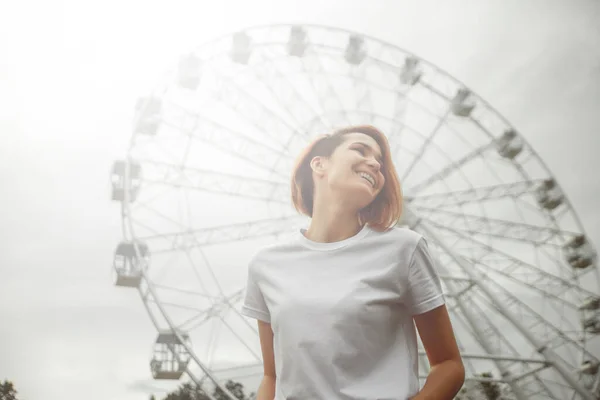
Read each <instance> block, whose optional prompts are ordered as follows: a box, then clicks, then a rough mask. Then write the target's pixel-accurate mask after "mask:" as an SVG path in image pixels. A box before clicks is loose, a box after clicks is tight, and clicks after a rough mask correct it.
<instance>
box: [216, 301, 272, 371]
mask: <svg viewBox="0 0 600 400" xmlns="http://www.w3.org/2000/svg"><path fill="white" fill-rule="evenodd" d="M231 310H232V309H231V308H228V309H226V311H225V313H227V312H228V311H231ZM238 316H240V315H239V314H238ZM240 318H241V316H240ZM219 319H220V320H221V322H222V323H223V324H224V325H225V326H226V327H227V329H228V330H229V332H231V333H232V334H233V335H234V336H235V337H236V338H237V339H238V340H239V341H240V342H241V343H242V344H243V346H244V347H245V348H246V349H247V350H248V351H249V352H250V354H252V355H253V356H254V358H255V359H256V360H257V361H260V360H262V357H261V355H260V354H258V353H257V352H256V351H254V349H252V347H250V346H249V345H248V343H246V341H245V340H244V338H242V337H241V336H240V334H239V333H238V332H236V330H235V329H233V328H232V327H231V325H230V324H229V323H227V321H226V320H225V318H223V316H222V315H219Z"/></svg>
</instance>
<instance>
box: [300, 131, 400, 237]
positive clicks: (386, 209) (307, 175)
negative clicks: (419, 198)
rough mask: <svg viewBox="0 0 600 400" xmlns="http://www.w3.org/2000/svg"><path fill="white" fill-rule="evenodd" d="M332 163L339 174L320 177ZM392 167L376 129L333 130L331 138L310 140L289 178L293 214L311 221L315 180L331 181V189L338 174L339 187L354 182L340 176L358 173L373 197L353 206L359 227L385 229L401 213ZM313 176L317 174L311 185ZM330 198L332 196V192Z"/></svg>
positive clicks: (387, 152)
mask: <svg viewBox="0 0 600 400" xmlns="http://www.w3.org/2000/svg"><path fill="white" fill-rule="evenodd" d="M336 150H338V151H336ZM348 150H350V151H348ZM336 160H337V161H339V162H338V164H339V163H341V164H342V169H341V171H338V173H337V174H336V173H334V174H333V176H332V174H331V173H330V174H327V175H323V173H322V170H323V169H324V168H326V167H327V166H330V167H333V166H334V165H335V164H334V162H335V161H336ZM344 163H350V165H346V167H351V168H352V170H351V171H349V170H348V169H347V168H346V169H344V168H343V164H344ZM392 166H393V161H392V158H391V156H390V149H389V144H388V141H387V138H386V137H385V135H384V134H383V133H382V132H381V131H379V130H378V129H377V128H375V127H373V126H368V125H363V126H351V127H347V128H343V129H339V130H336V131H335V132H334V133H332V134H331V135H323V136H321V137H319V138H317V139H316V140H314V141H313V142H312V143H311V144H309V145H308V146H307V147H306V148H305V149H304V150H303V151H302V152H301V153H300V155H299V156H298V158H297V163H296V167H295V168H294V173H293V175H292V201H293V203H294V206H295V207H296V210H298V211H299V212H301V213H302V214H305V215H307V216H309V217H313V212H314V202H315V201H316V198H315V196H314V194H315V188H316V187H317V186H318V185H320V183H321V180H320V179H318V178H319V177H324V176H326V177H327V178H328V179H329V178H332V179H333V182H332V185H334V186H335V185H336V182H335V180H336V179H340V177H339V176H338V175H339V173H342V177H341V182H339V183H340V184H342V185H344V184H345V183H346V182H350V183H351V182H354V180H352V179H349V180H344V177H345V175H344V174H347V173H349V172H352V173H353V174H357V175H358V176H361V173H362V174H363V175H366V176H367V178H366V179H367V180H372V182H371V183H372V187H373V189H374V190H375V191H376V193H375V196H374V198H373V199H370V198H369V196H367V198H366V199H362V200H361V201H362V202H364V201H366V204H362V205H358V206H357V207H358V208H359V209H360V212H359V220H360V221H361V223H364V222H366V221H368V223H369V225H370V226H371V227H373V228H375V229H385V228H386V227H388V226H390V224H392V223H394V222H395V221H397V220H398V219H399V218H400V214H401V213H402V192H401V189H400V184H399V182H398V175H397V173H396V169H395V168H392ZM361 168H362V170H361ZM313 173H316V174H317V180H316V181H314V182H313ZM346 178H347V177H346ZM386 182H387V185H386V184H385V183H386ZM326 190H328V189H327V186H325V187H323V188H322V189H321V190H320V191H319V193H321V194H323V193H324V192H325V191H326ZM330 195H333V196H335V192H334V193H330ZM354 195H356V193H354ZM317 201H318V200H317Z"/></svg>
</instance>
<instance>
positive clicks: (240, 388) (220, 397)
mask: <svg viewBox="0 0 600 400" xmlns="http://www.w3.org/2000/svg"><path fill="white" fill-rule="evenodd" d="M225 387H226V388H227V390H229V392H231V394H232V395H234V396H235V397H236V398H237V399H239V400H246V395H245V394H244V385H242V384H241V383H239V382H234V381H232V380H229V381H227V382H225ZM213 396H214V398H215V399H217V400H229V398H228V397H227V395H226V394H225V393H224V392H223V391H222V390H221V389H219V388H216V389H215V392H214V393H213Z"/></svg>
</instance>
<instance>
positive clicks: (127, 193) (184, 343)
mask: <svg viewBox="0 0 600 400" xmlns="http://www.w3.org/2000/svg"><path fill="white" fill-rule="evenodd" d="M133 137H134V136H133ZM133 137H132V139H131V143H130V145H131V146H132V145H133ZM126 160H127V162H126V163H125V182H129V178H130V166H131V164H132V160H131V155H130V154H128V155H127V157H126ZM128 189H129V188H127V187H126V190H125V193H124V201H123V203H122V207H123V210H122V212H123V213H124V214H127V213H129V212H130V210H129V205H130V204H131V203H130V201H129V200H130V198H129V197H130V191H129V190H128ZM127 220H128V221H129V224H128V226H127V228H129V233H130V234H131V235H132V236H135V234H134V228H133V221H132V219H131V218H128V219H127ZM133 248H134V250H135V254H136V257H137V259H138V260H140V261H141V268H140V273H141V276H142V279H144V280H145V281H146V285H147V288H148V292H149V293H150V294H151V295H152V297H154V300H155V302H156V306H157V307H158V309H159V311H160V313H161V314H162V316H163V318H164V319H165V321H166V322H167V324H168V325H169V327H170V328H171V333H172V334H173V335H175V337H176V338H177V340H178V341H179V343H180V344H181V345H182V346H183V348H184V349H185V351H186V352H187V353H188V355H189V356H190V358H192V359H193V360H194V361H195V362H196V365H198V367H200V369H201V370H202V372H203V373H204V375H205V376H206V377H208V378H209V379H210V380H211V381H212V383H213V384H214V385H215V386H216V387H217V388H219V389H220V390H221V391H222V392H223V393H224V394H225V395H226V396H227V397H228V398H229V400H238V399H237V398H236V397H235V396H234V395H233V394H232V393H231V392H230V391H229V389H227V388H226V387H225V386H223V385H222V384H221V383H220V382H219V381H218V379H216V377H215V376H214V375H213V374H212V372H211V371H210V369H208V368H207V367H206V366H205V365H204V363H203V362H202V361H200V359H199V358H198V356H197V355H196V353H195V352H194V351H193V349H192V348H190V345H189V343H188V342H187V341H186V340H184V338H183V336H182V335H181V333H180V332H179V330H178V329H177V328H176V325H175V324H174V323H173V321H172V320H171V318H170V317H169V316H168V314H167V312H166V311H165V309H164V307H163V305H162V304H161V302H160V301H159V300H158V296H157V293H156V290H155V288H154V284H153V283H152V281H151V280H150V279H148V277H147V275H146V271H147V265H146V262H145V259H144V258H143V257H142V253H141V251H140V248H139V244H138V242H137V241H135V240H134V241H133ZM144 303H145V301H144ZM155 328H158V327H157V326H156V325H155ZM169 349H170V350H171V353H172V354H173V355H174V356H175V357H177V353H176V352H175V351H174V349H173V348H169ZM185 370H186V373H187V374H188V376H189V377H190V378H191V379H192V380H193V381H194V383H196V384H197V385H200V384H201V383H200V381H198V380H197V378H196V377H195V375H194V374H193V373H192V372H191V371H190V367H189V366H188V365H186V367H185ZM206 395H207V396H208V397H209V399H210V400H216V399H215V398H214V397H213V396H212V395H211V394H210V393H208V392H207V393H206Z"/></svg>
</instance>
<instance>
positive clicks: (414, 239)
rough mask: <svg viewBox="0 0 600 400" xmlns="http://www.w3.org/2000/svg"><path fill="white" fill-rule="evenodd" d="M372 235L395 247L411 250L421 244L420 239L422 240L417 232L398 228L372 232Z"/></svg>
mask: <svg viewBox="0 0 600 400" xmlns="http://www.w3.org/2000/svg"><path fill="white" fill-rule="evenodd" d="M373 235H374V236H375V237H376V238H379V239H382V240H384V241H386V242H389V243H390V244H393V245H395V246H406V247H411V248H414V247H416V246H417V245H418V244H419V242H421V239H423V235H421V234H420V233H419V232H415V231H413V230H412V229H408V228H405V227H400V226H393V227H391V228H389V229H387V230H385V231H382V232H379V231H373Z"/></svg>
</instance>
